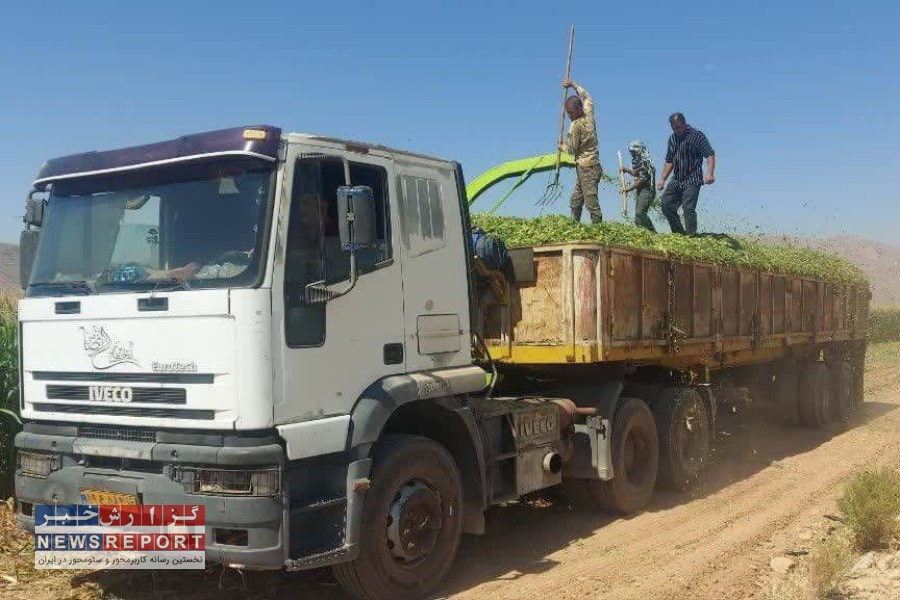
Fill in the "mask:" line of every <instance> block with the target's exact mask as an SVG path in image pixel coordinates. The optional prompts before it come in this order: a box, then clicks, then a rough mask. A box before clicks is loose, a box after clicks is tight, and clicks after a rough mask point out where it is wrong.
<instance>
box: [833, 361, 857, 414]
mask: <svg viewBox="0 0 900 600" xmlns="http://www.w3.org/2000/svg"><path fill="white" fill-rule="evenodd" d="M830 370H831V381H832V384H831V385H832V389H833V396H832V398H833V400H834V402H833V404H832V410H833V412H832V414H833V415H834V417H835V418H836V419H838V420H840V421H846V420H847V419H849V418H850V416H851V415H852V414H853V410H854V409H855V408H856V402H855V401H854V394H855V393H856V392H855V389H854V387H855V385H856V381H855V377H854V375H853V368H852V367H851V366H850V363H849V362H848V361H846V360H837V361H835V362H833V363H831V365H830Z"/></svg>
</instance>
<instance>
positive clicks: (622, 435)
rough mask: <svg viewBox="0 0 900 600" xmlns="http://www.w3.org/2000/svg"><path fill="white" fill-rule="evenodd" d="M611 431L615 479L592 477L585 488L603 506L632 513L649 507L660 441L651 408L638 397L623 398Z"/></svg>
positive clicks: (617, 511) (614, 510) (654, 483)
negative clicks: (602, 479)
mask: <svg viewBox="0 0 900 600" xmlns="http://www.w3.org/2000/svg"><path fill="white" fill-rule="evenodd" d="M611 433H612V443H611V444H610V451H611V452H612V465H613V478H612V479H610V480H608V481H600V480H596V479H590V480H587V482H586V487H587V491H588V493H589V494H590V497H591V498H592V499H593V500H594V501H595V502H596V503H598V504H599V505H600V506H601V507H603V508H605V509H607V510H609V511H611V512H616V513H620V514H631V513H633V512H637V511H639V510H641V509H642V508H644V507H645V506H647V504H648V503H649V502H650V498H652V497H653V489H654V488H655V487H656V473H657V469H658V463H659V445H658V444H659V441H658V439H657V434H656V423H654V421H653V413H652V412H650V407H648V406H647V404H646V403H645V402H643V401H642V400H639V399H637V398H625V397H623V398H620V399H619V405H618V407H617V408H616V414H615V417H614V418H613V422H612V432H611Z"/></svg>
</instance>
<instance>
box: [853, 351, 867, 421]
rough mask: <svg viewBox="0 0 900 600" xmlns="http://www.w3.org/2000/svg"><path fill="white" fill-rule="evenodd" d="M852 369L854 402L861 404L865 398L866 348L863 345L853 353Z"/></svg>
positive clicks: (857, 404)
mask: <svg viewBox="0 0 900 600" xmlns="http://www.w3.org/2000/svg"><path fill="white" fill-rule="evenodd" d="M850 371H851V373H852V376H853V403H854V404H855V405H856V406H859V405H860V404H862V403H863V400H865V395H866V394H865V373H866V348H865V346H863V347H862V349H860V350H859V351H857V352H854V353H853V356H852V358H851V359H850Z"/></svg>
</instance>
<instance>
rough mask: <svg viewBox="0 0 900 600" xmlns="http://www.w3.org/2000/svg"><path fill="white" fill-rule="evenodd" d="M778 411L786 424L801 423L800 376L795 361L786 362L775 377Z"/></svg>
mask: <svg viewBox="0 0 900 600" xmlns="http://www.w3.org/2000/svg"><path fill="white" fill-rule="evenodd" d="M775 388H776V395H777V398H778V410H779V411H780V413H781V417H782V419H784V422H785V423H788V424H790V425H796V424H797V423H799V422H800V404H799V401H800V374H799V373H798V367H797V365H796V364H795V363H794V362H793V361H784V362H783V363H782V364H781V367H780V368H779V369H778V373H777V375H776V376H775Z"/></svg>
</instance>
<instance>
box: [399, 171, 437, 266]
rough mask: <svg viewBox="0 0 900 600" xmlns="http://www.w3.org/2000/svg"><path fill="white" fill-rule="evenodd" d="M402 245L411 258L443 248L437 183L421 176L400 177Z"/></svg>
mask: <svg viewBox="0 0 900 600" xmlns="http://www.w3.org/2000/svg"><path fill="white" fill-rule="evenodd" d="M401 188H402V192H403V199H402V202H401V207H402V208H401V217H402V221H403V232H402V238H403V244H404V245H405V246H406V247H407V248H408V249H409V253H410V255H411V256H419V255H422V254H426V253H428V252H433V251H434V250H437V249H439V248H443V247H444V246H445V245H446V241H445V239H444V206H443V198H442V194H441V184H440V183H439V182H437V181H434V180H433V179H426V178H424V177H412V176H407V175H405V176H403V177H402V179H401Z"/></svg>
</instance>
